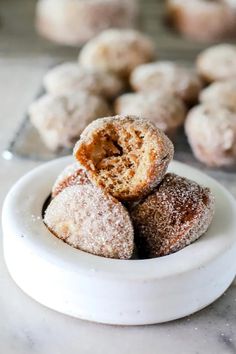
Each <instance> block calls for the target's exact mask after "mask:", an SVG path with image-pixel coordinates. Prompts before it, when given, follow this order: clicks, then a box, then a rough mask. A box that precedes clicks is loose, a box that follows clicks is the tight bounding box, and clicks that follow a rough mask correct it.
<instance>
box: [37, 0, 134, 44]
mask: <svg viewBox="0 0 236 354" xmlns="http://www.w3.org/2000/svg"><path fill="white" fill-rule="evenodd" d="M137 15H138V5H137V2H136V0H89V1H88V0H38V1H37V5H36V29H37V30H38V32H39V33H40V34H41V35H42V36H44V37H46V38H48V39H50V40H52V41H54V42H57V43H61V44H66V45H71V46H78V45H81V44H83V43H85V42H86V41H88V40H89V39H91V38H93V37H94V36H96V35H97V34H98V33H99V32H101V31H103V30H105V29H107V28H111V27H114V28H130V27H133V26H135V25H136V21H137Z"/></svg>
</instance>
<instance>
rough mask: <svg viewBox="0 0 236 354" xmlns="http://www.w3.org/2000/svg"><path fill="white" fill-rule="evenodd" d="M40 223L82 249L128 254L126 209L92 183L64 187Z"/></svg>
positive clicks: (130, 236) (131, 241) (130, 228)
mask: <svg viewBox="0 0 236 354" xmlns="http://www.w3.org/2000/svg"><path fill="white" fill-rule="evenodd" d="M44 222H45V224H46V225H47V227H48V228H49V230H50V231H51V232H52V233H53V234H54V235H55V236H57V237H58V238H60V239H62V240H63V241H65V242H66V243H68V244H69V245H71V246H73V247H75V248H78V249H80V250H82V251H85V252H89V253H92V254H95V255H98V256H103V257H108V258H121V259H129V258H131V256H132V253H133V248H134V233H133V226H132V223H131V220H130V217H129V214H128V212H127V210H126V209H125V208H124V207H123V205H122V204H121V203H120V202H118V201H117V200H116V199H115V198H113V197H112V196H111V195H109V194H106V193H105V192H104V191H103V190H102V189H100V188H97V187H95V186H93V185H92V184H90V185H89V184H87V185H76V186H71V187H68V188H66V189H64V190H63V191H62V192H61V193H59V194H58V195H57V196H56V197H55V198H54V199H53V200H52V201H51V203H50V204H49V206H48V208H47V209H46V211H45V215H44Z"/></svg>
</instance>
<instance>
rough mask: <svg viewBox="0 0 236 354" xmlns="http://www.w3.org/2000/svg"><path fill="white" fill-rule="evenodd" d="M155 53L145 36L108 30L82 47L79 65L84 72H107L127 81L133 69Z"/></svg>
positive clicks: (136, 32) (149, 59)
mask: <svg viewBox="0 0 236 354" xmlns="http://www.w3.org/2000/svg"><path fill="white" fill-rule="evenodd" d="M154 51H155V50H154V44H153V42H152V41H151V40H150V39H149V37H147V36H145V35H144V34H142V33H140V32H138V31H134V30H119V29H110V30H107V31H104V32H102V33H101V34H100V35H98V36H97V37H95V38H94V39H92V40H91V41H89V42H88V43H87V44H86V45H85V46H84V47H83V49H82V50H81V52H80V55H79V63H80V64H81V65H82V66H84V67H85V68H90V69H91V68H92V69H97V70H102V71H110V72H113V73H115V74H117V75H119V76H121V77H125V78H126V77H128V76H129V74H130V73H131V71H132V70H133V69H134V68H135V67H136V66H138V65H140V64H142V63H146V62H149V61H151V60H152V59H153V58H154Z"/></svg>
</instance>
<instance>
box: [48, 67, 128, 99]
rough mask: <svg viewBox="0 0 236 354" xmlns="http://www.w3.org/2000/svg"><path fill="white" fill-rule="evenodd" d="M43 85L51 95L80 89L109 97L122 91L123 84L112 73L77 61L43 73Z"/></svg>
mask: <svg viewBox="0 0 236 354" xmlns="http://www.w3.org/2000/svg"><path fill="white" fill-rule="evenodd" d="M44 87H45V88H46V90H47V91H48V92H49V93H51V94H53V95H64V94H70V93H76V92H77V91H81V90H82V91H87V92H89V93H91V94H94V95H98V96H102V97H105V98H109V99H110V98H113V97H116V96H117V95H118V94H119V93H120V92H122V91H123V89H124V84H123V82H122V81H121V80H120V79H119V78H118V77H117V76H115V75H114V74H112V73H108V72H102V71H97V70H93V69H86V68H83V67H81V66H80V65H79V64H78V63H73V62H68V63H63V64H61V65H58V66H56V67H55V68H53V69H51V70H50V71H49V72H48V73H47V74H46V75H45V77H44Z"/></svg>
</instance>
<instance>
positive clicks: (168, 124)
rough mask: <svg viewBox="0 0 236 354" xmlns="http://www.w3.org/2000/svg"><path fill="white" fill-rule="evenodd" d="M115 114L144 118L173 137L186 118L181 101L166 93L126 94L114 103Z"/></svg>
mask: <svg viewBox="0 0 236 354" xmlns="http://www.w3.org/2000/svg"><path fill="white" fill-rule="evenodd" d="M115 111H116V113H117V114H121V115H126V114H134V115H137V116H140V117H145V118H147V119H149V120H150V121H151V122H153V123H154V124H155V125H156V126H157V127H158V128H160V129H162V130H163V131H164V132H165V133H166V134H167V135H168V136H170V137H173V136H174V134H175V133H176V130H177V129H178V127H180V126H181V125H182V124H183V122H184V120H185V117H186V107H185V105H184V103H183V101H182V100H181V99H180V98H178V97H176V96H174V95H173V94H170V93H166V92H156V91H150V92H148V93H147V92H139V93H127V94H124V95H122V96H120V97H118V98H117V99H116V101H115Z"/></svg>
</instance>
